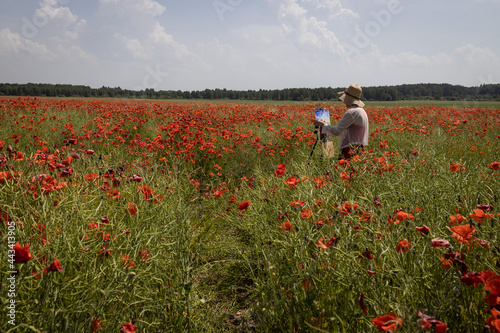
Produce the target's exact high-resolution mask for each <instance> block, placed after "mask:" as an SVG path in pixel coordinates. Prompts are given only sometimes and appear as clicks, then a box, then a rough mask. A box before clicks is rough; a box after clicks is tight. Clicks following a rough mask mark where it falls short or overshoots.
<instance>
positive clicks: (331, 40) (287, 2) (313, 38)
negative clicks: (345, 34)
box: [269, 0, 344, 55]
mask: <svg viewBox="0 0 500 333" xmlns="http://www.w3.org/2000/svg"><path fill="white" fill-rule="evenodd" d="M269 1H270V2H271V3H278V5H279V8H278V18H279V19H280V21H281V22H282V26H283V30H284V32H285V33H286V35H288V36H290V37H291V38H292V39H293V40H294V41H295V42H296V43H297V45H298V47H299V48H301V50H302V51H311V50H308V49H307V48H309V47H313V48H315V49H316V50H322V51H327V52H328V53H330V54H334V55H343V53H344V52H343V47H342V46H341V45H340V42H339V40H338V38H337V36H336V35H335V33H334V32H333V31H331V30H329V29H328V25H327V22H325V21H322V20H319V19H317V18H316V17H314V16H310V15H308V11H307V9H305V8H304V7H302V6H300V5H299V4H298V3H297V0H279V1H278V0H269Z"/></svg>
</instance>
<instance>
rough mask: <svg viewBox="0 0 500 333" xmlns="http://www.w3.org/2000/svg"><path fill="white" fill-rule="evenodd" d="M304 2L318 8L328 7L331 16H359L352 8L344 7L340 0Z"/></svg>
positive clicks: (309, 0)
mask: <svg viewBox="0 0 500 333" xmlns="http://www.w3.org/2000/svg"><path fill="white" fill-rule="evenodd" d="M302 2H305V3H310V4H312V5H314V6H315V7H316V9H327V10H328V11H329V14H330V17H331V18H339V17H353V18H359V14H358V13H356V12H354V11H352V10H351V9H347V8H344V6H343V5H342V3H341V2H340V0H302Z"/></svg>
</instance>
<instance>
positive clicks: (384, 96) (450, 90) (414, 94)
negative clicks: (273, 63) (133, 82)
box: [0, 83, 500, 101]
mask: <svg viewBox="0 0 500 333" xmlns="http://www.w3.org/2000/svg"><path fill="white" fill-rule="evenodd" d="M344 89H345V87H342V88H331V87H328V88H286V89H274V90H264V89H260V90H228V89H205V90H202V91H199V90H194V91H181V90H157V91H156V90H154V89H149V88H148V89H144V90H128V89H122V88H120V87H116V88H111V87H104V86H103V87H101V88H91V87H89V86H83V85H70V84H47V83H26V84H17V83H0V96H2V95H3V96H40V97H42V96H45V97H93V98H104V97H110V98H147V99H207V100H215V99H228V100H274V101H336V100H338V99H337V92H339V91H342V90H344ZM363 99H364V100H366V101H398V100H449V101H455V100H484V101H492V100H500V84H483V85H480V86H477V87H464V86H460V85H451V84H444V83H443V84H436V83H420V84H402V85H396V86H377V87H363Z"/></svg>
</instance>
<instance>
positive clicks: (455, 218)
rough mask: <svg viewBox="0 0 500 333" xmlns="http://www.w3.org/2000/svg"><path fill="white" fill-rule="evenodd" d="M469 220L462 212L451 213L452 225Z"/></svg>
mask: <svg viewBox="0 0 500 333" xmlns="http://www.w3.org/2000/svg"><path fill="white" fill-rule="evenodd" d="M464 221H467V218H466V217H465V216H463V215H461V214H457V215H450V221H449V222H448V223H449V224H450V225H455V224H459V223H462V222H464Z"/></svg>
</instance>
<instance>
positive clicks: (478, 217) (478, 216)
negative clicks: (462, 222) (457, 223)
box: [469, 209, 493, 223]
mask: <svg viewBox="0 0 500 333" xmlns="http://www.w3.org/2000/svg"><path fill="white" fill-rule="evenodd" d="M469 215H470V217H471V218H472V219H473V220H474V221H476V222H479V223H483V222H484V221H485V220H486V219H491V218H492V217H493V214H487V213H485V212H484V210H482V209H474V214H473V213H470V214H469Z"/></svg>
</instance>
